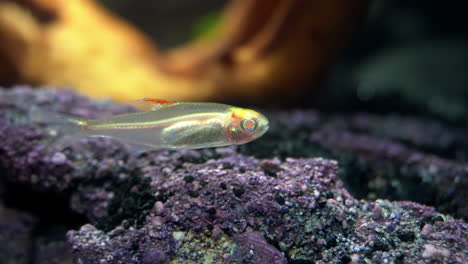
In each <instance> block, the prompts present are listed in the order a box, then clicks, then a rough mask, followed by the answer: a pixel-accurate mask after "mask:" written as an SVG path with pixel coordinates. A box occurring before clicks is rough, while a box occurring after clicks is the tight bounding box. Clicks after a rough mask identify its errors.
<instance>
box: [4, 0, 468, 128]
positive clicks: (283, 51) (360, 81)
mask: <svg viewBox="0 0 468 264" xmlns="http://www.w3.org/2000/svg"><path fill="white" fill-rule="evenodd" d="M3 2H6V3H8V2H10V3H15V4H17V5H18V6H20V7H22V8H26V9H27V10H28V11H27V12H28V13H29V14H32V16H33V19H36V20H40V21H39V22H38V24H39V26H37V28H38V29H34V27H33V26H31V25H28V26H25V27H24V28H21V27H18V26H15V27H11V26H9V24H8V23H10V24H13V22H11V21H15V20H14V19H15V18H16V19H19V18H21V20H22V22H21V23H23V22H24V21H26V20H28V19H30V18H29V17H28V18H27V19H25V18H24V17H21V16H19V15H18V16H16V17H15V16H13V15H11V14H12V13H13V12H11V10H9V13H8V14H10V15H5V14H6V13H5V12H6V11H5V12H4V13H3V15H2V14H1V13H0V30H1V31H0V34H2V36H3V37H2V38H3V39H4V40H6V41H5V43H10V42H11V43H13V44H10V45H8V44H5V43H4V44H3V46H2V47H1V49H2V51H0V63H1V65H2V66H0V72H2V69H3V74H0V84H2V85H4V86H10V85H13V84H20V83H27V84H32V85H54V86H58V87H66V88H72V89H77V90H79V91H80V92H82V93H84V94H87V95H89V96H91V97H96V98H111V99H115V100H120V101H123V100H125V99H126V98H128V99H134V98H138V97H142V96H143V97H162V98H167V99H177V100H193V101H223V102H230V103H236V104H241V105H242V104H248V105H260V106H270V107H277V108H279V107H281V108H297V107H314V108H318V109H320V110H322V111H369V112H377V113H389V112H401V113H405V114H406V113H412V114H417V115H424V116H430V117H435V118H438V119H442V120H445V121H448V122H451V123H456V124H459V125H463V126H465V122H466V116H467V112H468V94H467V93H468V89H466V88H467V84H468V74H467V69H468V45H467V38H468V30H467V25H468V23H467V22H468V16H467V11H468V9H467V8H466V3H465V2H464V1H455V0H449V1H444V2H440V1H435V0H425V1H423V0H414V1H403V0H391V1H390V0H375V1H365V0H356V1H346V3H347V4H343V1H340V0H335V1H328V3H330V4H321V3H322V2H324V1H311V3H313V4H310V5H309V4H306V5H304V6H300V5H298V6H294V5H296V4H297V3H298V2H294V1H292V2H293V4H290V3H291V1H284V0H283V1H282V0H276V1H257V3H258V5H257V6H253V7H252V4H251V3H252V1H243V0H240V1H239V0H237V1H236V0H234V1H225V0H206V1H196V0H158V1H150V0H141V1H130V0H100V1H99V2H98V3H97V4H102V5H103V8H102V9H99V8H100V7H99V8H98V9H97V11H96V8H95V7H94V3H93V2H94V1H88V0H86V1H85V0H73V1H69V2H67V5H65V6H63V5H61V4H57V3H60V2H61V1H48V0H45V1H37V0H17V1H14V0H11V1H3ZM288 2H289V5H288ZM325 2H326V1H325ZM68 3H70V4H68ZM72 3H75V4H72ZM89 3H93V4H91V5H90V4H89ZM249 3H250V4H249ZM348 3H353V4H348ZM248 5H251V6H250V7H249V8H250V11H252V10H253V12H251V13H249V12H247V11H245V10H247V9H248V8H244V11H242V6H244V7H245V6H248ZM71 6H74V7H71ZM81 6H84V7H83V8H82V9H83V10H84V11H82V12H81V13H80V12H79V11H77V10H80V8H81ZM89 6H91V8H89ZM233 6H234V7H233ZM239 6H241V7H239ZM291 6H292V7H291ZM227 7H229V8H227ZM236 8H237V11H233V9H236ZM230 9H231V10H230ZM297 9H304V10H302V11H303V12H298V11H297ZM315 9H317V11H314V10H315ZM90 10H91V11H90ZM239 10H241V11H239ZM265 10H266V11H265ZM282 10H286V11H284V12H282ZM15 12H16V11H15ZM102 13H105V15H110V16H111V19H108V17H104V18H103V19H101V20H99V19H100V18H101V15H102ZM38 14H40V15H38ZM284 14H286V15H285V16H283V17H282V15H284ZM114 15H116V16H114ZM37 17H40V18H42V19H37ZM44 17H46V18H48V19H44ZM96 17H98V18H99V19H95V18H96ZM252 17H254V18H252ZM298 17H303V18H301V19H299V18H298ZM2 18H3V20H2ZM93 19H94V20H93ZM107 20H109V21H111V20H112V22H111V23H107V22H108V21H107ZM2 21H3V22H2ZM5 21H6V22H5ZM75 21H89V23H88V24H85V22H79V23H81V24H79V23H78V22H75ZM115 21H117V22H118V23H114V22H115ZM243 21H248V22H252V21H254V22H252V23H250V24H249V23H247V22H246V23H245V24H242V23H241V22H243ZM271 21H280V22H279V24H280V26H278V23H276V24H275V23H270V22H271ZM121 22H122V23H123V24H119V23H121ZM127 22H128V25H127ZM24 23H25V24H27V23H26V22H24ZM55 24H56V25H55ZM75 24H76V25H78V26H73V25H75ZM298 24H301V25H302V24H307V25H308V26H309V28H307V33H306V34H305V33H304V34H303V35H301V34H302V33H301V32H306V30H302V29H301V27H300V26H297V25H298ZM2 25H3V26H2ZM5 25H7V26H5ZM93 26H94V27H96V29H95V31H96V32H95V33H89V32H91V31H90V30H89V28H93ZM99 26H102V29H101V28H99ZM128 26H129V27H130V28H127V27H128ZM133 26H135V27H133ZM86 27H89V28H86ZM243 27H244V28H243ZM76 28H78V29H76ZM122 28H123V29H122ZM245 28H248V29H249V30H250V32H247V33H246V32H245V31H248V30H245ZM322 28H324V30H322ZM264 29H265V30H264ZM15 30H16V31H17V32H21V34H19V35H20V37H18V36H17V35H15V32H14V31H15ZM34 30H36V31H37V33H35V34H36V35H37V36H41V37H37V38H39V39H40V41H36V40H33V39H34V37H31V36H36V35H34V34H33V33H24V32H33V31H34ZM80 30H81V31H80ZM100 30H101V31H100ZM106 30H107V31H108V32H107V33H106ZM242 30H244V32H241V33H239V31H242ZM301 30H302V31H301ZM124 31H125V32H124ZM126 31H132V32H130V33H129V32H126ZM12 32H13V33H12ZM63 32H73V33H67V34H68V35H67V34H65V33H63ZM109 32H110V33H109ZM121 32H124V33H125V34H124V33H122V34H121V35H122V36H123V35H125V36H129V37H128V38H127V37H124V38H120V37H121V36H120V35H118V36H117V33H119V34H120V33H121ZM135 32H136V34H135ZM210 32H211V33H210ZM213 32H215V33H213ZM265 32H266V33H265ZM271 32H273V33H271ZM290 32H293V33H290ZM294 32H299V33H298V34H294ZM28 34H29V35H28ZM112 34H114V35H116V36H111V35H112ZM210 34H211V35H210ZM268 34H270V35H268ZM107 35H109V36H110V37H109V38H108V39H106V37H107ZM136 35H138V36H136ZM213 35H214V36H215V37H212V36H213ZM265 35H266V36H267V37H265ZM44 36H46V37H44ZM55 36H57V37H55ZM70 36H71V37H70ZM76 36H80V37H81V39H82V40H80V41H83V43H85V44H80V43H78V40H77V39H79V38H78V37H76ZM206 36H208V37H206ZM210 36H211V37H210ZM232 36H234V37H232ZM271 36H273V37H271ZM73 37H74V38H73ZM21 38H23V39H24V40H22V41H23V42H24V43H21V45H18V39H21ZM45 38H47V39H45ZM97 39H102V42H99V41H98V40H97ZM127 39H128V40H127ZM200 39H202V41H200ZM203 39H208V41H205V42H204V41H203ZM257 39H260V40H263V42H262V41H257ZM310 39H319V40H324V41H315V40H312V41H311V40H310ZM210 41H211V42H210ZM143 42H144V43H143ZM25 43H26V44H25ZM44 43H47V44H44ZM88 43H92V44H88ZM142 43H143V44H142ZM220 43H221V44H220ZM259 43H260V44H259ZM265 43H267V44H265ZM140 44H141V45H140ZM28 45H29V46H31V47H33V48H25V47H27V46H28ZM41 45H42V46H41ZM86 45H88V46H89V47H87V46H86ZM68 46H71V47H72V48H68V49H67V48H66V47H68ZM85 46H86V48H82V47H85ZM104 46H105V49H102V47H104ZM18 47H21V49H19V48H18ZM37 47H39V48H37ZM129 47H130V48H129ZM134 47H138V48H136V49H135V48H134ZM179 47H181V48H179ZM259 47H260V48H259ZM132 48H134V50H138V52H134V50H131V49H132ZM80 49H81V50H80ZM101 49H102V50H101ZM112 49H115V52H114V53H113V51H112ZM128 50H131V52H128ZM80 52H81V53H80ZM75 53H76V54H75ZM2 54H3V56H2ZM11 54H42V55H41V56H37V55H34V56H33V55H31V57H35V58H30V59H29V58H25V56H27V55H14V56H12V55H11ZM44 54H53V56H52V55H50V56H49V57H47V56H48V55H44ZM101 54H106V55H101ZM115 54H118V55H115ZM142 54H143V55H142ZM252 54H253V55H252ZM107 55H108V56H107ZM106 56H107V57H106ZM101 57H102V59H101ZM140 57H144V58H145V60H141V59H140ZM61 58H63V59H61ZM135 58H136V59H135ZM29 60H30V62H27V63H25V61H29ZM49 61H50V63H48V62H49ZM37 62H39V63H37ZM71 64H76V65H78V66H70V65H71ZM83 65H86V66H85V67H83ZM96 65H97V66H96ZM114 66H115V70H109V69H110V68H112V67H114ZM140 68H141V70H140ZM5 69H6V70H5ZM12 69H14V70H12ZM37 69H40V70H37ZM57 69H60V71H59V70H57ZM62 69H67V71H65V70H62ZM83 69H92V70H88V72H85V71H84V70H83ZM91 71H94V72H91ZM148 72H149V73H148ZM57 76H60V77H57ZM114 79H115V80H114ZM119 85H121V86H119ZM125 87H128V88H125ZM100 91H102V92H100ZM168 91H170V92H168ZM278 98H280V99H281V100H278Z"/></svg>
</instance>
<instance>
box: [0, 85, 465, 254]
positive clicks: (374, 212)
mask: <svg viewBox="0 0 468 264" xmlns="http://www.w3.org/2000/svg"><path fill="white" fill-rule="evenodd" d="M0 95H1V96H0V140H1V141H2V142H3V144H1V145H0V167H1V168H2V171H4V172H5V174H4V175H2V177H1V178H0V197H2V198H4V196H6V195H11V190H13V189H14V188H12V187H16V188H18V186H19V187H21V188H25V190H28V194H30V195H31V196H30V197H29V196H28V198H29V199H31V201H35V202H36V203H32V204H37V203H39V204H40V203H41V202H42V201H43V200H41V199H44V200H45V198H43V196H44V195H45V196H46V197H49V198H48V199H49V200H47V201H49V203H47V205H48V206H59V205H58V204H62V205H61V206H62V207H59V209H61V210H64V211H67V212H68V213H69V214H72V213H73V214H78V215H80V216H81V217H83V219H85V220H83V222H82V223H81V225H82V227H81V228H80V229H79V230H78V231H73V230H71V231H69V232H68V233H67V240H68V243H69V245H70V247H71V252H72V254H73V258H74V261H75V262H77V263H168V262H170V261H178V262H179V263H203V262H206V261H211V262H212V263H229V261H230V262H231V263H235V262H236V261H237V262H239V261H244V262H243V263H266V262H267V260H268V262H271V263H275V262H277V263H287V261H289V262H292V263H308V262H311V263H312V262H314V263H346V262H350V261H357V262H359V261H361V262H367V263H384V262H389V263H391V262H403V263H405V262H414V263H418V262H421V263H425V262H431V261H432V262H437V261H438V262H453V263H462V261H463V260H464V259H466V258H467V252H466V247H467V244H466V241H467V232H468V226H467V224H466V223H465V222H464V221H463V220H456V219H454V218H453V217H452V216H450V215H444V214H441V213H439V212H437V211H436V210H435V209H434V208H433V207H430V206H425V205H421V204H418V203H414V202H391V201H389V200H385V199H377V200H359V199H356V198H355V197H353V195H352V194H350V192H349V191H348V190H347V189H345V188H344V184H343V182H342V181H341V179H340V177H339V175H343V173H341V174H339V173H340V172H343V171H345V172H348V173H350V172H349V171H351V172H355V171H352V170H349V168H350V167H351V166H358V167H359V166H362V167H359V168H368V171H366V172H369V173H363V174H364V175H380V176H381V177H380V178H379V177H378V176H375V177H374V178H372V177H370V176H369V177H370V178H369V179H367V180H368V181H363V182H359V184H360V185H362V186H369V185H373V186H376V187H375V189H373V190H379V188H382V189H383V188H385V187H386V186H391V184H390V183H388V182H393V183H395V182H400V183H401V182H404V181H403V179H406V177H408V178H410V179H418V180H423V179H428V180H429V181H428V182H427V184H428V185H429V186H432V187H433V189H434V190H435V192H436V193H437V194H450V195H451V199H452V200H450V201H453V204H455V205H456V211H459V212H460V214H461V215H463V208H466V195H465V194H466V192H465V190H466V188H465V189H463V187H466V165H464V164H463V163H462V162H459V161H457V160H450V159H448V158H443V157H439V156H437V155H434V154H428V153H425V152H423V151H419V150H416V149H414V148H413V147H411V146H407V145H405V144H403V143H399V142H398V141H397V139H396V138H398V137H400V138H405V139H407V140H416V139H414V137H410V136H409V135H410V134H411V133H416V132H414V131H416V130H417V129H416V128H413V129H411V130H410V131H406V132H404V133H403V134H404V135H401V134H400V135H393V134H391V135H390V134H388V135H387V136H388V138H385V137H384V138H382V137H379V136H376V135H374V134H372V133H370V132H368V131H370V130H371V129H370V128H369V125H368V123H366V122H367V121H366V120H364V121H363V120H362V119H365V118H368V117H365V116H364V117H361V120H358V121H349V120H348V119H347V118H345V119H344V120H341V121H336V120H335V121H333V120H331V121H328V119H324V118H322V116H321V115H320V114H318V113H317V112H312V111H298V112H292V113H287V112H281V113H276V114H273V116H271V118H270V119H272V121H273V122H272V126H271V131H270V132H269V133H268V134H267V135H265V137H264V138H262V139H260V140H258V141H255V142H253V143H251V144H248V145H246V146H241V147H227V148H218V149H208V150H200V151H196V150H180V151H169V150H152V151H145V152H142V151H135V150H134V149H132V148H131V147H129V146H128V145H125V144H123V143H121V142H118V141H116V140H109V139H99V138H87V139H83V140H81V141H77V142H70V143H69V144H67V145H63V144H59V145H56V144H54V142H56V141H60V139H61V137H62V136H63V134H64V133H63V131H62V130H61V129H60V128H57V127H56V126H54V124H52V122H50V123H49V122H47V121H41V122H32V120H31V116H30V110H31V109H32V108H35V109H42V110H45V111H53V112H57V113H61V114H65V115H67V114H70V115H79V116H80V117H83V118H97V117H100V116H106V115H112V114H118V113H124V112H126V111H129V110H131V109H130V108H129V107H127V106H119V105H114V104H111V103H109V102H93V101H91V100H89V99H86V98H84V97H81V96H78V95H76V94H74V93H72V92H69V91H63V90H60V91H57V90H47V89H37V90H32V89H27V88H15V89H11V90H8V91H4V90H0ZM25 99H28V102H30V104H28V106H25V105H24V103H23V102H24V100H25ZM29 108H31V109H29ZM274 120H280V121H278V122H276V124H275V121H274ZM350 120H353V119H350ZM353 122H354V123H357V125H355V126H353ZM358 125H359V126H358ZM356 127H357V128H356ZM416 127H419V125H418V126H416ZM357 129H361V133H358V132H356V130H357ZM366 129H367V130H368V131H365V130H366ZM288 131H289V132H288ZM291 131H302V132H301V133H299V134H297V135H296V136H291V134H288V133H295V132H291ZM304 131H305V132H304ZM311 131H313V132H311ZM418 131H419V130H418ZM447 133H448V134H450V135H451V134H452V132H451V130H449V131H448V132H447ZM454 134H456V133H454ZM275 136H279V137H282V136H285V138H281V140H278V138H275ZM287 136H289V137H287ZM269 137H270V138H269ZM271 137H272V138H271ZM392 137H393V138H392ZM446 137H448V136H446ZM25 139H27V141H25ZM300 140H302V141H300ZM461 141H463V139H461V138H459V137H455V136H454V137H453V139H451V140H447V142H461ZM25 142H27V144H25ZM262 142H263V143H262ZM421 142H422V143H421V144H422V145H424V144H426V145H425V146H427V144H429V142H430V141H429V140H422V141H421ZM446 144H449V145H450V144H452V143H446ZM317 145H318V146H320V147H321V148H323V149H327V150H328V151H329V152H330V153H338V154H340V153H341V154H343V153H346V154H347V155H349V156H351V157H352V158H353V159H352V161H355V162H354V163H352V165H349V164H346V163H344V162H342V163H340V164H338V163H337V162H336V161H334V160H330V159H324V158H304V157H306V156H309V157H310V156H314V155H313V154H312V153H313V152H308V151H311V149H313V146H317ZM268 147H273V148H274V150H271V149H268ZM439 147H440V148H442V147H441V146H439ZM249 148H252V149H254V150H255V151H252V150H251V149H250V150H249ZM295 149H300V150H303V152H300V153H299V154H300V155H299V154H295V155H292V154H291V153H292V152H293V151H294V150H295ZM249 151H251V152H250V154H249ZM262 151H263V152H265V153H267V154H268V155H273V156H275V155H277V156H278V157H282V158H283V159H279V158H271V159H258V158H255V157H253V156H261V155H260V154H259V153H260V152H262ZM57 153H61V154H57ZM240 153H244V154H240ZM281 153H283V154H284V155H285V156H282V154H281ZM301 153H302V154H303V155H302V154H301ZM246 154H249V155H246ZM306 154H307V155H306ZM291 156H304V157H303V158H299V157H298V158H291ZM315 156H316V155H315ZM338 156H339V155H338ZM338 156H337V157H338ZM339 157H341V156H339ZM346 166H347V167H346ZM405 170H409V171H410V172H406V171H405ZM392 171H402V173H401V174H400V175H399V176H402V178H391V176H392V175H391V174H390V172H392ZM360 172H362V171H360ZM379 173H380V174H379ZM382 175H384V176H386V177H390V178H386V177H382ZM348 176H354V177H359V176H361V175H359V174H357V173H356V174H352V173H350V174H348ZM389 179H391V181H390V180H389ZM2 186H4V190H8V191H9V192H6V191H4V192H1V187H2ZM379 186H380V187H379ZM402 187H405V186H402ZM16 190H17V189H16ZM21 190H23V189H21ZM50 196H52V197H60V199H52V198H50ZM41 197H42V198H41ZM402 197H404V196H402ZM4 199H5V198H4ZM10 199H11V198H10ZM36 199H38V200H37V201H36ZM50 200H53V201H54V202H53V203H51V202H50ZM60 202H62V203H60ZM63 204H65V206H63ZM64 207H65V208H64ZM39 209H42V208H39ZM70 220H74V219H73V218H72V217H70V216H69V218H66V219H57V221H70ZM10 222H11V221H10V220H8V221H6V223H7V224H8V225H11V223H10ZM86 223H87V224H86ZM425 226H426V227H425ZM26 233H27V232H26ZM44 245H45V246H42V247H41V252H42V253H41V254H43V255H44V256H47V255H48V254H51V255H53V254H54V252H55V248H59V247H60V244H56V245H50V248H48V247H47V245H46V244H44ZM245 250H247V251H245ZM446 250H448V253H447V251H446ZM251 251H252V253H250V252H251ZM242 252H245V254H244V253H242ZM243 257H245V258H243ZM239 263H240V262H239Z"/></svg>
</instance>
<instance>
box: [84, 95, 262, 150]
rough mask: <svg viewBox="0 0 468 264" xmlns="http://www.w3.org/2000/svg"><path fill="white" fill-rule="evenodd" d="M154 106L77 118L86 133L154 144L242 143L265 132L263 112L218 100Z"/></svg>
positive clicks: (182, 146)
mask: <svg viewBox="0 0 468 264" xmlns="http://www.w3.org/2000/svg"><path fill="white" fill-rule="evenodd" d="M157 106H158V107H155V109H154V110H150V111H145V112H136V113H129V114H124V115H116V116H111V117H107V118H103V119H97V120H77V121H75V124H77V125H78V126H79V127H80V130H81V132H82V133H84V135H85V136H95V137H110V138H115V139H118V140H121V141H124V142H128V143H136V144H140V145H146V146H150V147H154V148H169V149H197V148H207V147H220V146H227V145H233V144H243V143H246V142H249V141H251V140H254V139H256V138H258V137H260V136H262V135H263V134H264V133H265V132H266V131H267V130H268V120H267V118H266V117H265V116H263V115H262V114H260V113H258V112H256V111H253V110H249V109H243V108H238V107H233V106H229V105H225V104H217V103H185V102H180V103H170V104H166V105H157Z"/></svg>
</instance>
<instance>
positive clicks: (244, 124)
mask: <svg viewBox="0 0 468 264" xmlns="http://www.w3.org/2000/svg"><path fill="white" fill-rule="evenodd" d="M240 125H241V128H242V129H243V130H244V131H245V132H252V131H254V130H255V129H256V128H257V121H256V120H255V119H252V118H244V119H242V121H241V123H240Z"/></svg>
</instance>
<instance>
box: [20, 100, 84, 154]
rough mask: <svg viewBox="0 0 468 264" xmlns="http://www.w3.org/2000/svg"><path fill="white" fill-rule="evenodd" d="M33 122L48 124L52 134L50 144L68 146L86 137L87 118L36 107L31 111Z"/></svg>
mask: <svg viewBox="0 0 468 264" xmlns="http://www.w3.org/2000/svg"><path fill="white" fill-rule="evenodd" d="M29 116H30V119H31V121H32V122H36V123H42V124H44V125H46V126H47V128H48V131H49V134H50V136H51V142H50V144H49V145H54V146H58V147H66V146H68V145H70V144H72V143H73V142H76V141H77V140H79V139H81V138H84V137H86V136H87V135H86V132H85V129H83V128H84V126H86V125H87V122H88V121H87V120H85V119H77V118H73V117H70V116H66V115H63V114H59V113H57V112H52V111H46V110H38V109H34V110H32V111H31V112H30V115H29Z"/></svg>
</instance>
